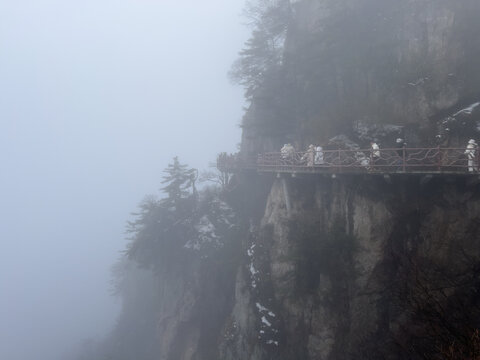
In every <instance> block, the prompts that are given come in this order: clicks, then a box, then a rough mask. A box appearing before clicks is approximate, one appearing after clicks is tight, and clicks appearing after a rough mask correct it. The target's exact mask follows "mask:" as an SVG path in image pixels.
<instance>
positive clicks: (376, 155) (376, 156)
mask: <svg viewBox="0 0 480 360" xmlns="http://www.w3.org/2000/svg"><path fill="white" fill-rule="evenodd" d="M370 148H371V149H372V152H371V153H370V159H371V160H370V163H371V164H370V168H371V169H373V168H374V166H375V164H376V163H377V162H378V160H380V147H379V146H378V144H377V143H376V142H375V141H371V142H370Z"/></svg>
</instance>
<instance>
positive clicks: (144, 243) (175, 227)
mask: <svg viewBox="0 0 480 360" xmlns="http://www.w3.org/2000/svg"><path fill="white" fill-rule="evenodd" d="M194 174H195V170H194V169H190V168H188V166H187V165H184V164H181V163H180V161H179V160H178V158H177V157H175V158H174V159H173V163H171V164H169V165H168V167H167V168H166V169H165V175H164V176H163V180H162V184H163V185H164V187H162V188H161V190H162V192H164V193H165V194H166V196H165V197H164V198H163V199H161V200H157V199H155V198H154V197H151V196H150V197H147V198H146V199H145V200H144V201H143V202H142V203H141V204H140V206H139V207H140V212H138V213H135V214H134V215H136V216H137V218H136V220H135V221H132V222H129V223H128V229H127V232H128V233H130V234H132V236H131V238H130V240H131V242H130V244H129V246H128V248H127V255H128V257H129V258H131V259H133V260H135V261H137V262H138V263H139V264H141V265H143V266H145V267H153V268H156V269H159V268H160V267H161V268H162V269H165V268H168V267H170V266H171V264H172V262H173V261H175V260H178V256H180V255H179V254H180V250H181V249H182V247H183V245H184V244H185V239H187V238H189V237H190V236H191V232H192V231H193V230H192V226H191V222H192V218H193V217H194V215H195V202H196V196H195V194H194V190H193V181H194Z"/></svg>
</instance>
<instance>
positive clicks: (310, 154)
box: [300, 144, 315, 166]
mask: <svg viewBox="0 0 480 360" xmlns="http://www.w3.org/2000/svg"><path fill="white" fill-rule="evenodd" d="M300 160H301V162H302V163H306V164H307V166H313V163H314V160H315V145H313V144H310V145H308V148H307V151H306V152H305V154H303V156H302V158H301V159H300Z"/></svg>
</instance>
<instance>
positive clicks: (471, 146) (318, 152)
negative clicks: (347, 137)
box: [280, 138, 479, 172]
mask: <svg viewBox="0 0 480 360" xmlns="http://www.w3.org/2000/svg"><path fill="white" fill-rule="evenodd" d="M406 147H407V144H406V143H405V141H404V140H403V139H402V138H397V139H396V140H395V146H394V147H392V148H393V149H396V150H393V149H392V148H390V149H388V150H390V152H389V156H390V157H391V156H392V152H393V153H395V152H396V155H395V158H396V159H398V160H395V161H396V163H397V165H401V164H403V162H404V161H405V157H406ZM381 151H382V150H381V149H380V146H379V145H378V143H377V142H376V141H371V142H370V154H369V155H370V156H369V157H368V155H366V154H365V153H364V152H361V151H358V153H361V154H362V156H361V157H358V156H357V158H358V159H357V160H358V162H359V163H360V164H361V165H362V166H365V167H367V168H369V169H373V168H374V167H375V165H379V164H381V161H382V156H381ZM280 153H281V158H282V159H283V160H284V161H286V162H288V163H298V164H302V165H306V166H315V165H324V164H325V153H324V149H323V147H322V146H319V145H313V144H310V145H309V146H308V147H307V150H306V151H305V152H304V153H301V154H299V155H298V158H297V157H296V156H297V153H296V151H295V147H294V146H293V145H292V144H290V143H287V144H284V145H283V147H282V148H281V150H280ZM464 154H465V155H466V157H467V166H468V171H469V172H477V171H478V168H479V166H478V160H479V158H478V144H477V143H476V141H475V140H474V139H470V140H469V141H468V143H467V147H466V149H465V152H464Z"/></svg>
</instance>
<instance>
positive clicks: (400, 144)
mask: <svg viewBox="0 0 480 360" xmlns="http://www.w3.org/2000/svg"><path fill="white" fill-rule="evenodd" d="M406 147H407V144H406V143H405V142H404V141H403V139H401V138H397V140H395V148H396V149H397V155H398V157H399V158H400V159H399V161H398V164H399V165H403V161H404V159H403V157H404V155H405V148H406Z"/></svg>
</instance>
